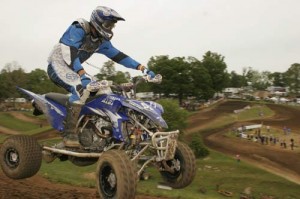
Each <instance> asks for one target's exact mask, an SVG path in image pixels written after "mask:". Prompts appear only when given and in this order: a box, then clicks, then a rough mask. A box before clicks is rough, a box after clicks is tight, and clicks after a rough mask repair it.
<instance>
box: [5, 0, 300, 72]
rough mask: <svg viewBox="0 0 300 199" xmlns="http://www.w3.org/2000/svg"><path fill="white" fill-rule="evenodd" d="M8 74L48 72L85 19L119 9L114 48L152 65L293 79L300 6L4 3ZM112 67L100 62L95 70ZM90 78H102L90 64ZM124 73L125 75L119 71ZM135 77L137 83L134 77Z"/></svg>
mask: <svg viewBox="0 0 300 199" xmlns="http://www.w3.org/2000/svg"><path fill="white" fill-rule="evenodd" d="M0 2H1V3H0V9H1V11H0V17H1V21H0V23H1V28H0V35H1V37H0V45H1V48H0V69H2V68H3V67H4V65H5V64H6V63H10V62H12V61H17V62H18V63H19V64H20V65H21V66H22V68H23V69H25V71H26V72H30V71H32V70H34V69H36V68H41V69H44V70H46V67H47V57H48V55H49V53H50V51H51V50H52V47H53V46H54V45H55V44H56V43H57V42H58V40H59V39H60V37H61V36H62V34H63V33H64V31H65V30H66V29H67V27H68V26H69V25H70V24H71V23H72V22H73V21H74V20H75V19H77V18H85V19H87V20H89V18H90V14H91V12H92V10H93V9H94V8H95V7H96V6H98V5H103V6H108V7H111V8H113V9H115V10H116V11H117V12H118V13H119V14H120V15H121V16H122V17H124V18H125V19H126V21H125V22H118V24H117V26H116V27H115V29H114V33H115V36H114V38H113V39H112V43H113V45H114V46H115V47H116V48H118V49H119V50H121V51H122V52H124V53H125V54H128V55H129V56H131V57H132V58H134V59H136V60H137V61H139V62H141V63H142V64H145V65H146V64H147V62H148V60H149V58H150V57H151V56H156V55H169V56H170V58H173V57H178V56H180V57H182V56H184V57H187V56H193V57H195V58H197V59H199V60H202V56H203V55H204V53H205V52H207V51H209V50H210V51H212V52H216V53H219V54H221V55H223V56H224V57H225V62H226V64H227V70H228V72H231V71H232V70H234V71H236V72H237V73H239V74H241V72H242V68H243V67H252V68H253V69H255V70H259V71H264V70H268V71H271V72H285V71H286V70H287V69H288V68H289V67H290V66H291V64H293V63H300V23H299V22H300V11H299V8H300V1H299V0H87V1H82V0H51V1H50V0H47V1H46V0H0ZM106 61H108V59H107V58H106V57H105V56H103V55H101V54H94V55H93V56H92V57H91V58H90V59H89V60H88V62H89V63H91V64H94V65H97V66H99V67H100V66H102V64H103V63H104V62H106ZM84 67H85V69H86V70H87V71H88V73H90V74H96V73H98V70H97V69H95V68H93V67H91V66H88V65H86V64H84ZM116 69H117V70H122V71H125V70H124V69H125V68H124V67H122V66H120V65H117V66H116ZM130 72H131V73H132V74H133V75H135V74H136V73H135V72H133V70H130Z"/></svg>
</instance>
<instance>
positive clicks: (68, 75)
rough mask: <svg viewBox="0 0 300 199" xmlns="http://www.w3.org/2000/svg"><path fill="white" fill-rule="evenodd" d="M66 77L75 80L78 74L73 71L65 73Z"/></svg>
mask: <svg viewBox="0 0 300 199" xmlns="http://www.w3.org/2000/svg"><path fill="white" fill-rule="evenodd" d="M66 78H67V79H69V80H76V79H78V75H77V74H75V73H67V74H66Z"/></svg>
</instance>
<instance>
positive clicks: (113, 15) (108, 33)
mask: <svg viewBox="0 0 300 199" xmlns="http://www.w3.org/2000/svg"><path fill="white" fill-rule="evenodd" d="M117 21H125V19H124V18H122V17H121V16H120V15H119V14H118V13H117V12H116V11H115V10H113V9H111V8H108V7H105V6H98V7H97V8H96V9H95V10H93V12H92V15H91V20H90V22H91V24H92V25H93V26H94V28H95V29H96V30H97V32H98V34H100V35H101V36H102V37H104V38H105V39H107V40H110V39H111V38H112V37H113V32H112V29H113V28H114V27H115V23H117Z"/></svg>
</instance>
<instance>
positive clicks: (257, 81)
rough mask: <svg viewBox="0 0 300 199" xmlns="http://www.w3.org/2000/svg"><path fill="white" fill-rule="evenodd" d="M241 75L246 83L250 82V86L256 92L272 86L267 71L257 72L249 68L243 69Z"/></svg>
mask: <svg viewBox="0 0 300 199" xmlns="http://www.w3.org/2000/svg"><path fill="white" fill-rule="evenodd" d="M243 73H244V75H245V77H246V81H247V82H251V85H252V87H253V88H254V89H256V90H265V89H266V88H267V87H268V86H270V85H272V81H271V79H270V75H271V73H270V72H269V71H263V72H261V73H260V72H259V71H258V70H254V69H252V68H251V67H248V68H244V69H243Z"/></svg>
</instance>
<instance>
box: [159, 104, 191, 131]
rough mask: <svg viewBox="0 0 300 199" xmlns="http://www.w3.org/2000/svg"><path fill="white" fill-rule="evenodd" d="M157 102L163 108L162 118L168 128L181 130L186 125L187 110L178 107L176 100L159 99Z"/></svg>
mask: <svg viewBox="0 0 300 199" xmlns="http://www.w3.org/2000/svg"><path fill="white" fill-rule="evenodd" d="M157 103H159V104H161V105H162V106H163V108H164V113H163V118H164V119H165V121H166V122H167V124H168V126H169V130H183V129H184V128H186V127H187V118H188V112H187V111H186V110H184V109H182V108H180V107H179V105H178V101H177V100H170V99H161V100H158V101H157Z"/></svg>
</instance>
